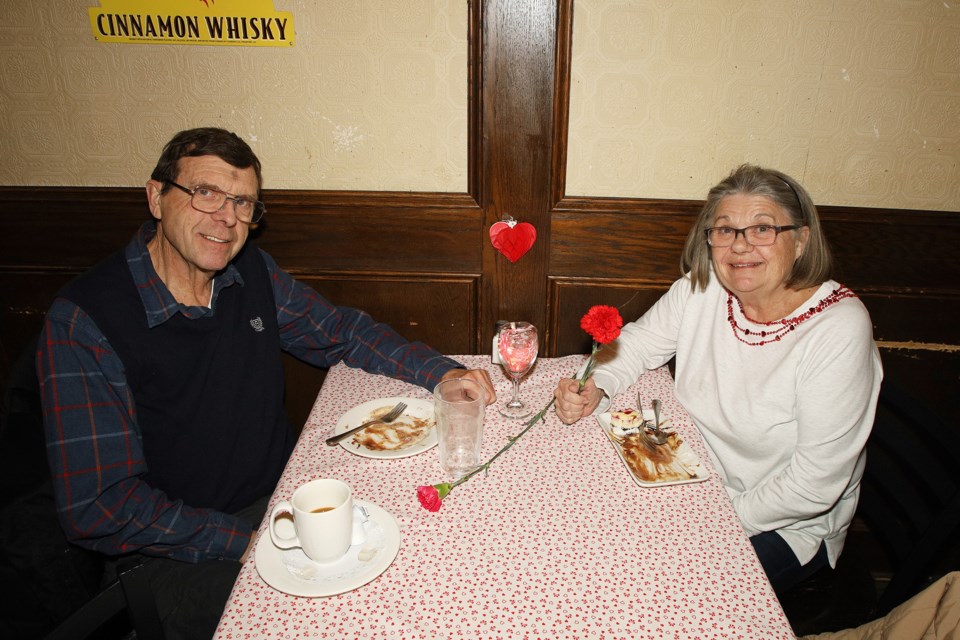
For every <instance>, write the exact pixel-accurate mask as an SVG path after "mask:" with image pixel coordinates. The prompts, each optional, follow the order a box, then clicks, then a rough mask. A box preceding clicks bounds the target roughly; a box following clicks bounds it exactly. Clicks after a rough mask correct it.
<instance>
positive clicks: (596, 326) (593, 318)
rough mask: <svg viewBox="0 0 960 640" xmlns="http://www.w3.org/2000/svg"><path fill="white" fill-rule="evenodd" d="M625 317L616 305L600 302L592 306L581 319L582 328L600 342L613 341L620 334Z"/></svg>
mask: <svg viewBox="0 0 960 640" xmlns="http://www.w3.org/2000/svg"><path fill="white" fill-rule="evenodd" d="M622 326H623V318H621V317H620V312H619V311H617V309H616V308H615V307H608V306H606V305H602V304H598V305H595V306H593V307H590V310H589V311H587V314H586V315H585V316H583V318H581V319H580V328H581V329H583V330H584V331H586V332H587V333H589V334H590V337H591V338H593V339H594V340H595V341H596V342H597V343H598V344H607V343H610V342H613V341H614V340H616V339H617V338H618V337H619V336H620V327H622Z"/></svg>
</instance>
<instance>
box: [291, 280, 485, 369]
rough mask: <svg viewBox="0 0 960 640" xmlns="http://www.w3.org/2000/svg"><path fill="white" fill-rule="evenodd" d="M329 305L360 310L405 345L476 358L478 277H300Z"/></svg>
mask: <svg viewBox="0 0 960 640" xmlns="http://www.w3.org/2000/svg"><path fill="white" fill-rule="evenodd" d="M298 279H299V280H300V281H301V282H303V283H305V284H308V285H310V286H311V287H313V288H314V289H316V290H317V291H319V292H320V293H321V294H323V295H324V296H325V297H326V298H327V299H328V300H330V301H332V302H334V303H335V304H338V305H340V306H347V307H355V308H360V309H363V310H364V311H366V312H367V313H369V314H370V315H371V316H373V317H374V318H375V319H376V320H378V321H380V322H385V323H386V324H388V325H390V326H391V327H393V328H394V329H396V330H397V332H398V333H400V334H401V335H403V337H405V338H407V339H408V340H419V341H421V342H426V343H428V344H430V345H431V346H432V347H434V348H435V349H437V350H439V351H441V352H442V353H448V354H467V353H476V352H477V348H478V346H479V345H478V342H477V340H478V338H477V295H478V288H479V285H478V282H479V276H476V277H458V276H450V277H445V278H438V277H423V276H419V277H418V276H389V275H388V276H350V275H336V276H307V275H305V276H298Z"/></svg>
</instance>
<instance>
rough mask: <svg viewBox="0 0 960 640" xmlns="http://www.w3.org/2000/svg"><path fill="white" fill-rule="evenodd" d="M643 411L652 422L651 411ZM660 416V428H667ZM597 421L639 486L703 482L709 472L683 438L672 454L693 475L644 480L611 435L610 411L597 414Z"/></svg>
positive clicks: (665, 422) (668, 422)
mask: <svg viewBox="0 0 960 640" xmlns="http://www.w3.org/2000/svg"><path fill="white" fill-rule="evenodd" d="M643 413H644V415H643V417H644V419H645V420H647V419H649V420H650V422H651V423H653V413H652V412H649V415H647V414H648V412H647V411H646V410H644V412H643ZM662 418H663V416H661V421H660V425H661V428H664V429H669V426H670V421H669V420H663V419H662ZM597 422H599V423H600V427H601V428H603V432H604V433H605V434H606V436H607V439H608V440H610V444H612V445H613V449H614V451H616V452H617V455H618V456H619V457H620V461H621V462H622V463H623V466H624V467H625V468H626V470H627V475H629V476H630V477H631V478H633V481H634V482H636V483H637V484H638V485H640V486H641V487H669V486H672V485H677V484H691V483H693V482H703V481H704V480H706V479H707V478H708V477H709V473H708V472H707V469H706V468H705V467H704V466H703V464H702V463H701V462H700V458H699V457H698V456H697V454H696V453H694V452H693V449H691V448H690V445H689V444H687V442H686V441H685V440H684V441H683V442H681V443H680V446H679V447H677V450H676V451H675V452H674V456H675V457H676V458H679V459H680V460H682V461H683V463H684V466H685V467H686V468H687V469H690V470H691V471H692V472H693V476H692V477H690V478H684V479H682V480H657V481H650V480H645V479H643V478H641V477H640V476H638V475H637V474H636V473H634V471H633V469H632V468H631V467H630V465H629V464H628V463H627V459H626V458H625V457H624V455H623V449H622V447H621V446H620V444H619V443H618V442H617V439H616V438H615V437H614V435H613V431H612V429H611V427H612V425H611V422H610V413H601V414H600V415H598V416H597Z"/></svg>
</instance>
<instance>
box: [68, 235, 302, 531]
mask: <svg viewBox="0 0 960 640" xmlns="http://www.w3.org/2000/svg"><path fill="white" fill-rule="evenodd" d="M234 264H235V265H236V266H237V268H238V269H239V270H240V274H241V275H242V276H243V281H244V285H243V286H240V285H239V284H234V285H233V286H230V287H227V288H226V289H223V290H222V291H221V292H220V294H219V296H218V299H217V302H216V308H215V312H214V314H213V315H210V316H206V317H203V318H199V319H195V320H189V319H187V318H185V317H184V316H183V315H182V314H179V313H178V314H176V315H175V316H173V317H172V318H170V319H169V320H167V321H166V322H164V323H163V324H161V325H158V326H156V327H153V328H149V327H147V323H146V318H145V312H144V308H143V303H142V302H141V300H140V296H139V294H138V292H137V289H136V286H135V284H134V281H133V276H132V275H131V274H130V270H129V268H128V266H127V263H126V260H125V258H124V255H123V252H120V253H118V254H116V255H114V256H112V257H111V258H108V259H107V260H106V261H104V262H103V263H102V264H100V265H98V266H97V267H95V268H94V269H93V270H91V271H90V272H89V273H87V274H85V275H84V276H82V277H81V278H79V279H78V280H76V281H75V282H73V283H71V284H70V285H68V286H67V288H66V289H65V290H64V291H62V292H61V295H62V296H63V297H65V298H67V299H69V300H72V301H73V302H74V303H76V304H77V305H78V306H79V307H80V308H81V309H83V310H84V311H85V312H86V313H87V314H88V315H89V316H90V317H91V318H93V320H94V322H96V324H97V326H98V327H99V328H100V330H101V331H102V332H103V334H104V336H106V338H107V340H108V341H109V342H110V345H111V346H112V347H113V349H114V350H115V351H116V353H117V354H118V355H119V357H120V360H121V361H122V362H123V364H124V367H125V369H126V377H127V383H128V384H129V385H130V389H131V390H132V392H133V397H134V399H135V401H136V410H137V422H138V424H139V426H140V433H141V436H142V438H143V451H144V455H145V457H146V462H147V466H148V472H147V473H146V475H145V476H144V477H143V480H144V481H145V482H147V483H148V484H150V485H151V486H152V487H154V488H156V489H160V490H162V491H164V492H165V493H166V494H167V496H168V497H169V498H171V499H174V500H183V502H184V503H185V504H186V505H188V506H191V507H197V508H212V509H217V510H219V511H225V512H228V513H229V512H235V511H237V510H239V509H241V508H242V507H244V506H247V505H249V504H250V503H252V502H254V501H255V500H256V499H258V498H260V497H262V496H265V495H269V494H270V493H271V492H272V491H273V489H274V487H275V486H276V483H277V480H278V479H279V478H280V474H281V472H282V471H283V467H284V465H285V464H286V461H287V458H288V456H289V454H290V451H291V450H292V446H293V438H292V434H291V431H290V426H289V421H288V419H287V416H286V413H285V411H284V406H283V365H282V361H281V354H280V338H279V333H278V328H277V314H276V305H275V303H274V299H273V289H272V288H271V284H270V274H269V273H268V272H267V269H266V265H265V264H264V261H263V258H262V257H261V255H260V252H259V251H258V250H257V248H256V247H255V246H253V245H252V244H250V243H248V244H247V246H246V247H245V248H244V249H243V250H242V251H241V252H240V254H239V255H238V256H237V258H236V259H235V260H234Z"/></svg>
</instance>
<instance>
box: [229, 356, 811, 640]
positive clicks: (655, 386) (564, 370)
mask: <svg viewBox="0 0 960 640" xmlns="http://www.w3.org/2000/svg"><path fill="white" fill-rule="evenodd" d="M457 359H458V360H459V361H460V362H462V363H463V364H464V365H466V366H468V367H475V368H480V367H486V368H488V369H489V370H490V372H491V376H492V378H493V380H494V382H495V384H496V385H497V393H498V394H499V396H500V398H501V399H502V398H504V397H507V396H508V395H509V392H510V382H509V380H508V379H507V378H506V377H505V376H504V374H503V373H502V371H501V370H500V368H499V367H496V366H494V365H491V364H490V359H489V356H458V357H457ZM584 360H585V357H584V356H568V357H565V358H553V359H550V358H542V359H540V360H538V361H537V364H536V366H535V368H534V369H533V370H532V371H531V373H530V374H529V375H528V376H527V377H526V378H524V380H523V382H522V384H521V387H520V392H521V396H522V398H523V399H524V400H525V401H527V402H530V403H531V406H533V407H534V408H538V407H540V406H542V405H543V404H546V402H547V401H548V400H549V399H550V397H551V394H552V393H553V389H554V387H555V386H556V383H557V381H558V380H559V379H560V378H562V377H572V376H573V374H574V373H575V372H576V371H577V369H578V367H579V366H580V365H581V364H583V362H584ZM637 391H639V392H640V396H641V397H643V398H654V397H659V398H661V399H662V400H663V415H664V416H665V417H666V418H670V419H671V421H672V424H673V425H674V426H675V427H676V429H677V430H678V431H679V432H680V433H681V435H683V436H684V437H685V438H686V440H687V442H689V443H690V445H691V446H692V447H693V449H694V451H695V452H696V453H697V455H698V456H699V457H700V459H701V460H702V461H703V464H704V465H705V466H706V467H707V468H708V469H710V471H711V477H710V479H709V480H707V481H706V482H701V483H696V484H688V485H680V486H672V487H659V488H644V487H639V486H637V485H636V484H635V483H634V482H633V480H632V479H631V478H630V476H629V474H628V472H627V470H626V469H625V468H624V466H623V463H622V462H621V461H620V459H619V458H618V456H617V454H616V452H615V451H614V450H613V447H612V446H611V445H610V443H609V441H607V439H606V437H605V436H604V434H603V432H602V430H601V428H600V425H599V424H598V423H597V421H596V420H595V419H594V418H587V419H585V420H582V421H580V422H579V423H577V424H575V425H569V426H567V425H563V424H562V423H561V422H560V421H559V419H558V418H557V417H556V415H555V414H554V413H553V412H550V413H549V414H548V416H547V420H546V422H545V423H541V424H539V425H537V426H536V427H534V428H533V429H531V430H530V432H528V433H527V435H526V436H524V438H523V439H522V440H521V441H520V442H518V443H517V444H516V446H514V447H513V448H511V449H510V451H509V452H508V453H506V454H505V455H503V456H502V457H501V458H499V459H498V460H497V462H496V463H495V464H494V465H493V466H492V467H491V469H490V473H489V474H488V475H478V476H476V477H475V478H473V479H472V480H471V481H470V482H469V483H468V484H466V485H464V486H463V487H461V488H460V489H458V490H457V491H455V492H453V493H452V494H451V495H450V496H449V497H448V498H447V499H446V500H445V501H444V505H443V509H441V510H440V511H439V512H437V513H431V512H429V511H426V510H425V509H423V508H422V507H421V506H420V504H419V503H418V502H417V498H416V487H417V486H418V485H423V484H432V483H435V482H439V481H441V480H443V476H442V473H441V470H440V466H439V463H438V462H437V453H436V449H433V450H430V451H428V452H426V453H424V454H421V455H419V456H414V457H410V458H402V459H396V460H381V459H370V458H363V457H359V456H356V455H353V454H351V453H349V452H347V451H346V450H344V449H343V448H342V447H339V446H338V447H329V446H327V445H326V444H324V442H323V440H324V438H325V437H326V436H327V435H328V431H329V430H330V429H331V428H332V427H333V425H334V424H336V421H337V419H338V418H339V417H340V416H341V415H342V414H343V413H344V412H346V411H347V410H349V409H351V408H352V407H354V406H356V405H358V404H360V403H361V402H365V401H367V400H373V399H376V398H381V397H388V396H410V397H416V398H424V399H430V398H431V394H430V393H429V392H427V391H426V390H425V389H421V388H419V387H414V386H411V385H408V384H405V383H402V382H399V381H397V380H393V379H388V378H384V377H381V376H370V375H369V374H366V373H364V372H362V371H359V370H355V369H350V368H348V367H346V366H343V365H338V366H336V367H334V368H333V369H331V371H330V372H329V373H328V375H327V378H326V381H325V383H324V385H323V388H322V389H321V391H320V394H319V396H318V399H317V402H316V404H315V406H314V408H313V411H312V413H311V414H310V417H309V419H308V421H307V424H306V426H305V427H304V431H303V434H302V435H301V438H300V441H299V443H298V444H297V448H296V450H295V451H294V453H293V455H292V457H291V459H290V462H289V464H288V465H287V468H286V470H285V471H284V474H283V477H282V478H281V480H280V482H279V484H278V486H277V489H276V491H275V493H274V496H273V499H272V500H271V506H272V504H273V503H275V502H276V501H277V500H280V499H287V498H289V496H290V495H291V494H292V493H293V490H294V489H295V488H296V487H297V486H298V485H300V484H301V483H303V482H304V481H305V480H307V479H311V478H319V477H333V478H339V479H341V480H343V481H345V482H347V483H349V484H350V485H351V486H352V487H353V490H354V495H355V497H356V498H357V499H360V500H366V501H369V502H372V503H374V504H377V505H379V506H381V507H383V508H384V509H386V510H387V511H389V512H390V513H392V514H393V515H394V516H395V517H396V519H397V521H398V522H399V525H400V533H401V544H400V551H399V553H398V555H397V558H396V560H395V561H394V563H393V564H392V565H391V566H390V567H389V568H388V569H387V570H386V571H385V572H384V573H383V574H382V575H381V576H379V577H378V578H376V579H375V580H373V581H372V582H370V583H369V584H367V585H365V586H363V587H361V588H359V589H357V590H355V591H351V592H349V593H344V594H341V595H338V596H333V597H329V598H301V597H293V596H288V595H285V594H283V593H280V592H279V591H276V590H274V589H273V588H271V587H270V586H268V585H267V584H266V583H265V582H264V581H263V580H261V579H260V576H259V574H258V573H257V571H256V568H255V566H254V559H253V557H252V554H251V559H250V560H249V561H248V562H247V563H246V564H245V565H244V567H243V568H242V570H241V572H240V576H239V578H238V580H237V583H236V585H235V587H234V590H233V593H232V594H231V597H230V600H229V602H228V604H227V608H226V611H225V612H224V616H223V618H222V619H221V621H220V626H219V628H218V630H217V633H216V636H215V637H216V638H220V639H223V640H232V639H240V638H257V639H260V638H357V637H363V638H397V639H401V638H402V639H408V638H430V639H433V638H657V639H659V638H701V639H708V638H716V639H723V640H730V639H735V638H763V639H764V640H768V639H774V638H793V637H794V635H793V633H792V631H791V629H790V625H789V623H788V622H787V619H786V617H785V616H784V614H783V610H782V609H781V607H780V604H779V602H778V601H777V599H776V596H775V595H774V593H773V590H772V588H771V587H770V584H769V582H768V581H767V579H766V577H765V575H764V573H763V569H762V567H761V566H760V564H759V562H758V560H757V558H756V555H755V554H754V552H753V548H752V547H751V545H750V542H749V540H748V539H747V537H746V534H745V533H744V531H743V529H742V528H741V527H740V524H739V522H738V520H737V517H736V515H735V513H734V511H733V507H732V506H731V504H730V501H729V499H728V498H727V495H726V492H725V491H724V489H723V486H722V485H721V484H720V482H719V480H718V478H717V477H716V475H715V473H714V472H713V470H712V465H711V464H710V460H709V458H708V456H707V453H706V450H705V449H704V446H703V442H702V439H701V438H700V436H699V434H698V433H697V431H696V427H695V426H694V425H693V424H692V422H691V421H690V418H689V417H688V416H687V414H686V413H685V412H684V411H683V409H682V408H681V407H680V405H679V404H678V402H677V401H676V399H675V398H674V396H673V380H672V379H671V377H670V374H669V372H668V371H667V370H666V369H665V368H661V369H658V370H656V371H652V372H649V373H647V374H645V375H643V376H642V377H641V379H640V380H639V381H638V382H637V383H636V384H635V385H634V386H633V387H631V389H630V390H629V391H628V392H627V393H625V394H622V395H621V396H619V397H617V398H615V399H614V407H613V408H626V407H630V406H633V405H632V401H631V398H636V392H637ZM621 405H622V407H621ZM521 428H522V422H520V421H509V420H507V419H505V418H503V417H501V416H500V414H499V413H498V412H497V410H496V407H494V406H490V407H488V408H487V412H486V420H485V423H484V429H485V432H484V438H483V453H482V455H481V459H487V458H489V457H490V456H491V455H493V453H495V452H496V450H497V449H499V448H500V447H501V446H502V445H503V444H504V443H505V442H506V438H507V437H508V436H510V435H515V434H516V433H517V432H519V431H520V430H521ZM268 513H269V510H268ZM264 531H265V526H264V525H262V526H261V527H260V534H261V535H262V534H263V532H264Z"/></svg>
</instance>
